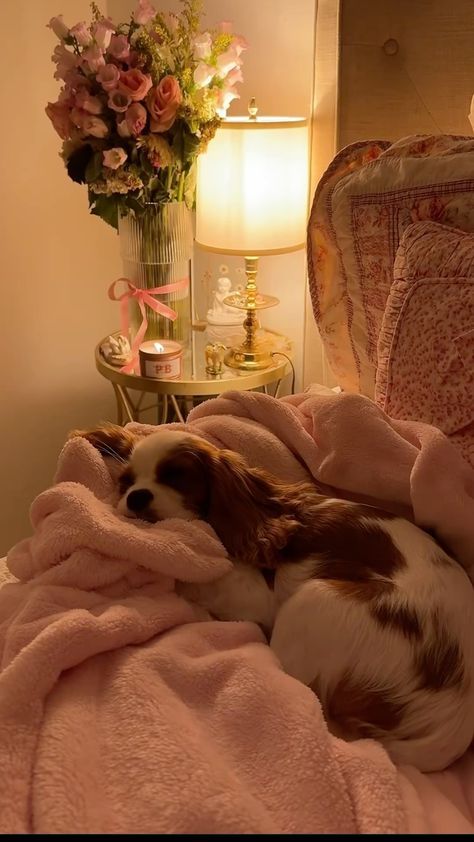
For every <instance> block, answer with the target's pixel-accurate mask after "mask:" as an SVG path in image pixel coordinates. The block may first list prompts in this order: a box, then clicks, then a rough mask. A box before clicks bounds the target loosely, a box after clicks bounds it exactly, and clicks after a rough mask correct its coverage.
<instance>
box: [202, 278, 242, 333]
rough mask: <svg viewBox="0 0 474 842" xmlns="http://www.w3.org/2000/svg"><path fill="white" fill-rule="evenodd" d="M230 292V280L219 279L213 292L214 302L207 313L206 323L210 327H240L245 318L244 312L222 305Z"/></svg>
mask: <svg viewBox="0 0 474 842" xmlns="http://www.w3.org/2000/svg"><path fill="white" fill-rule="evenodd" d="M231 292H232V281H231V280H230V278H227V277H225V276H224V277H221V278H218V280H217V290H216V291H215V292H214V301H213V304H212V307H211V309H210V310H208V311H207V321H208V323H209V324H211V325H240V324H242V322H243V320H244V318H245V311H243V310H237V309H236V308H235V307H231V306H229V304H225V303H224V299H225V298H227V296H228V295H230V293H231Z"/></svg>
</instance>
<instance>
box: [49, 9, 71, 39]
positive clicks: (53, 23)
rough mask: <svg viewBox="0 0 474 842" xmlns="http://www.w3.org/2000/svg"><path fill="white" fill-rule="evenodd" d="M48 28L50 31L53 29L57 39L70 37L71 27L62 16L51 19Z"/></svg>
mask: <svg viewBox="0 0 474 842" xmlns="http://www.w3.org/2000/svg"><path fill="white" fill-rule="evenodd" d="M48 27H49V29H52V30H53V32H54V34H55V35H56V37H57V38H60V39H61V40H62V39H63V38H67V36H68V35H69V27H68V26H67V25H66V24H65V23H64V19H63V16H62V15H57V17H55V18H51V20H50V22H49V23H48Z"/></svg>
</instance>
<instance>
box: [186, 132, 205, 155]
mask: <svg viewBox="0 0 474 842" xmlns="http://www.w3.org/2000/svg"><path fill="white" fill-rule="evenodd" d="M200 143H201V140H200V138H199V137H196V135H194V134H191V133H190V132H185V133H184V135H183V163H188V162H189V161H193V160H194V158H195V157H196V155H197V153H198V149H199V146H200Z"/></svg>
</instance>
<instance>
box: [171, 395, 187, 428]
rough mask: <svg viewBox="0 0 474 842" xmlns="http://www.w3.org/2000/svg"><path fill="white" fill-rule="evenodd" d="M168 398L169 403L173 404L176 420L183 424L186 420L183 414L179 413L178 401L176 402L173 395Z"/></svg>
mask: <svg viewBox="0 0 474 842" xmlns="http://www.w3.org/2000/svg"><path fill="white" fill-rule="evenodd" d="M170 398H171V403H172V404H173V409H174V411H175V413H176V416H177V418H178V419H179V420H180V421H181V423H182V424H184V423H185V421H186V419H185V418H183V413H182V412H181V410H180V408H179V404H178V401H177V400H176V397H175V396H174V395H170Z"/></svg>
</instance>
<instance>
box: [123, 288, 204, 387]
mask: <svg viewBox="0 0 474 842" xmlns="http://www.w3.org/2000/svg"><path fill="white" fill-rule="evenodd" d="M122 283H123V284H126V286H127V289H126V290H125V292H123V293H122V295H117V293H116V286H117V284H122ZM188 283H189V280H188V278H181V280H179V281H174V282H173V283H172V284H166V285H165V286H162V287H155V288H154V289H138V288H137V287H136V286H135V285H134V284H132V282H131V281H129V280H128V278H119V279H118V280H117V281H114V282H113V284H110V286H109V290H108V295H109V298H110V299H111V301H119V302H120V322H121V327H120V330H121V333H122V334H123V335H124V336H126V337H127V339H128V337H129V327H130V325H129V319H128V302H129V301H130V299H132V298H134V299H135V301H136V302H137V303H138V306H139V308H140V312H141V314H142V323H141V325H140V327H139V329H138V332H137V335H136V337H135V339H134V340H133V343H132V347H131V352H132V355H131V358H130V360H129V361H128V363H126V365H124V366H123V367H122V368H121V369H120V371H123V372H124V373H125V374H130V372H132V371H133V370H134V368H135V364H136V361H137V357H138V348H139V346H140V345H141V343H142V341H143V337H144V336H145V333H146V330H147V327H148V319H147V315H146V307H145V305H146V304H148V306H149V307H150V308H151V309H152V310H154V311H155V313H159V314H160V316H164V317H165V319H170V320H171V321H172V322H174V321H175V319H176V318H177V316H178V314H177V313H176V311H175V310H172V309H171V307H168V305H167V304H163V302H162V301H157V300H156V299H155V298H153V296H154V295H169V293H171V292H179V291H180V290H182V289H186V287H187V286H188Z"/></svg>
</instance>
